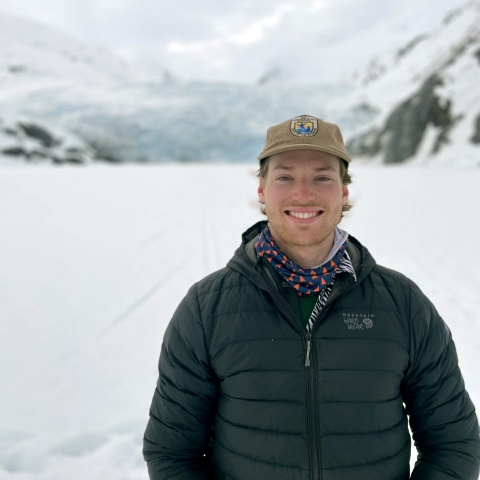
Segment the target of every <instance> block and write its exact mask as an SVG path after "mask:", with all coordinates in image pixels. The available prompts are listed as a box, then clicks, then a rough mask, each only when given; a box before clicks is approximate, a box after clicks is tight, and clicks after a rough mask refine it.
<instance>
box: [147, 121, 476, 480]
mask: <svg viewBox="0 0 480 480" xmlns="http://www.w3.org/2000/svg"><path fill="white" fill-rule="evenodd" d="M259 160H260V170H259V177H260V186H259V188H258V195H259V200H260V202H261V203H262V209H263V211H264V212H265V213H266V215H267V218H268V224H267V223H266V222H260V223H258V224H256V225H254V226H253V227H251V228H250V229H249V230H247V231H246V232H245V233H244V235H243V241H242V245H241V246H240V247H239V248H238V250H237V251H236V252H235V255H234V256H233V258H232V259H231V260H230V262H229V263H228V265H227V267H226V268H223V269H222V270H219V271H218V272H215V273H213V274H211V275H209V276H208V277H206V278H204V279H203V280H201V281H200V282H198V283H197V284H195V285H194V286H193V287H192V288H191V289H190V290H189V292H188V294H187V296H186V297H185V298H184V300H183V301H182V302H181V304H180V305H179V307H178V309H177V311H176V312H175V314H174V316H173V319H172V320H171V322H170V324H169V326H168V328H167V330H166V332H165V337H164V342H163V346H162V351H161V355H160V362H159V379H158V383H157V389H156V391H155V395H154V397H153V402H152V406H151V409H150V421H149V423H148V426H147V429H146V432H145V438H144V450H143V452H144V457H145V459H146V461H147V463H148V469H149V474H150V478H151V479H152V480H163V479H174V480H196V479H229V480H230V479H234V480H244V479H245V480H247V479H248V480H254V479H261V480H268V479H272V480H273V479H275V480H282V479H289V480H291V479H304V480H307V479H309V480H314V479H315V480H317V479H324V480H363V479H365V480H366V479H368V480H372V479H379V480H399V479H408V478H412V479H417V480H447V479H463V480H467V479H471V480H474V479H477V477H478V469H479V457H480V453H479V451H480V445H479V430H478V422H477V418H476V415H475V409H474V407H473V405H472V403H471V401H470V399H469V396H468V394H467V392H466V391H465V389H464V383H463V380H462V376H461V373H460V371H459V368H458V362H457V356H456V353H455V346H454V344H453V341H452V337H451V334H450V331H449V330H448V327H447V326H446V324H445V323H444V322H443V320H442V319H441V318H440V317H439V315H438V313H437V312H436V310H435V308H434V306H433V305H432V304H431V303H430V301H429V300H428V299H427V298H426V297H425V296H424V295H423V294H422V292H421V291H420V290H419V288H418V287H417V286H416V285H415V284H414V283H413V282H412V281H410V280H409V279H407V278H406V277H404V276H403V275H401V274H400V273H397V272H394V271H392V270H389V269H387V268H384V267H381V266H379V265H377V264H376V263H375V260H374V259H373V258H372V256H371V255H370V253H369V252H368V250H367V249H366V248H365V247H364V246H362V245H361V244H360V243H359V242H358V241H357V240H356V239H355V238H353V237H352V236H350V235H348V234H347V233H346V232H344V231H343V230H341V229H339V228H338V227H337V225H338V223H339V222H340V220H341V217H342V215H343V214H342V212H343V211H346V210H348V209H349V205H348V186H347V185H348V184H349V183H350V176H349V174H348V164H349V163H350V158H349V156H348V155H347V152H346V150H345V147H344V144H343V139H342V135H341V133H340V130H339V129H338V127H337V126H336V125H333V124H331V123H327V122H324V121H322V120H320V119H317V118H315V117H311V116H307V115H302V116H300V117H296V118H294V119H292V120H288V121H286V122H284V123H281V124H280V125H277V126H274V127H271V128H270V129H269V130H268V133H267V143H266V145H265V148H264V150H263V152H262V153H261V154H260V156H259ZM408 420H409V423H410V428H411V431H412V433H413V439H414V441H415V445H416V448H417V450H418V460H417V462H416V464H415V468H414V469H413V472H412V475H411V477H410V468H409V459H410V434H409V431H408Z"/></svg>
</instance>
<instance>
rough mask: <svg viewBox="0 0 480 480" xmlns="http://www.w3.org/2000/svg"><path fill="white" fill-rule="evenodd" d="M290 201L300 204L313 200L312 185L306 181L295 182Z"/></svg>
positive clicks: (313, 191)
mask: <svg viewBox="0 0 480 480" xmlns="http://www.w3.org/2000/svg"><path fill="white" fill-rule="evenodd" d="M292 199H293V200H295V201H297V202H301V203H304V202H311V201H312V200H315V190H314V188H313V185H312V184H311V183H310V182H309V181H308V180H298V181H297V182H295V188H294V191H293V194H292Z"/></svg>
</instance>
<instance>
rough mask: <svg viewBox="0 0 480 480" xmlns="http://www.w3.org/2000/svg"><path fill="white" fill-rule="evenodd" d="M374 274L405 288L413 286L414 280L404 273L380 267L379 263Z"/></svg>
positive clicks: (373, 271) (374, 268)
mask: <svg viewBox="0 0 480 480" xmlns="http://www.w3.org/2000/svg"><path fill="white" fill-rule="evenodd" d="M372 273H374V274H375V275H377V276H379V277H380V278H382V279H384V280H386V281H389V282H394V283H399V284H402V285H405V286H408V285H411V284H413V282H412V280H410V279H409V278H408V277H407V276H406V275H404V274H403V273H400V272H399V271H397V270H393V269H392V268H388V267H385V266H383V265H379V264H378V263H377V264H376V265H375V266H374V267H373V270H372Z"/></svg>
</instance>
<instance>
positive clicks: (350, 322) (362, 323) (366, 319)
mask: <svg viewBox="0 0 480 480" xmlns="http://www.w3.org/2000/svg"><path fill="white" fill-rule="evenodd" d="M373 317H375V315H374V314H373V313H368V314H367V313H344V314H343V323H345V324H346V325H347V328H348V329H349V330H366V329H369V328H373Z"/></svg>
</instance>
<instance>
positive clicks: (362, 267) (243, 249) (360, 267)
mask: <svg viewBox="0 0 480 480" xmlns="http://www.w3.org/2000/svg"><path fill="white" fill-rule="evenodd" d="M267 224H268V221H266V220H261V221H260V222H257V223H256V224H255V225H252V226H251V227H250V228H249V229H248V230H246V231H245V232H244V233H243V234H242V244H241V245H240V246H239V247H238V248H237V250H236V251H235V253H234V255H233V257H232V258H231V259H230V261H229V262H228V263H227V267H228V268H231V269H232V270H235V271H237V272H238V273H241V274H242V275H245V276H246V277H248V278H249V279H250V280H251V281H252V282H253V283H255V284H256V285H258V286H259V287H260V288H262V289H268V286H267V285H266V283H265V280H264V279H263V277H262V275H261V274H260V266H259V259H257V258H256V256H254V255H252V254H250V255H249V253H248V251H247V250H248V246H249V243H250V242H252V240H254V239H255V238H256V237H258V235H260V233H261V232H262V230H263V229H264V228H265V227H266V226H267ZM348 239H349V246H348V251H349V253H350V254H351V255H350V257H351V258H352V263H353V266H354V268H355V273H356V275H357V282H356V284H357V285H358V284H359V283H360V282H362V281H363V279H364V278H365V277H366V276H367V275H368V274H369V273H370V271H371V270H372V269H373V267H375V265H376V262H375V260H374V258H373V257H372V255H371V254H370V252H369V251H368V249H367V248H366V247H364V246H363V245H362V244H361V243H360V242H359V241H358V240H357V239H356V238H355V237H352V235H350V234H349V235H348Z"/></svg>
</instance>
